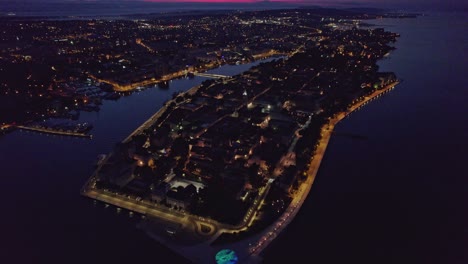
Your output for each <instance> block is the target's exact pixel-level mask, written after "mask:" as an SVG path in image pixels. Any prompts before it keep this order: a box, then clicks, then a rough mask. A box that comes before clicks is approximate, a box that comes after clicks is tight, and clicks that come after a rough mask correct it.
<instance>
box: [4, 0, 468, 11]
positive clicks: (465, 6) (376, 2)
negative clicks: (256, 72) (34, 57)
mask: <svg viewBox="0 0 468 264" xmlns="http://www.w3.org/2000/svg"><path fill="white" fill-rule="evenodd" d="M0 2H10V3H25V2H26V3H27V2H34V3H44V2H58V3H93V2H94V3H131V2H154V3H178V2H180V3H183V2H190V3H197V2H198V3H214V4H215V3H249V4H254V5H255V4H258V3H261V4H263V5H265V4H275V3H279V2H282V3H289V4H298V5H318V6H336V7H381V8H402V9H419V10H454V11H467V10H468V1H465V0H0ZM0 9H1V8H0Z"/></svg>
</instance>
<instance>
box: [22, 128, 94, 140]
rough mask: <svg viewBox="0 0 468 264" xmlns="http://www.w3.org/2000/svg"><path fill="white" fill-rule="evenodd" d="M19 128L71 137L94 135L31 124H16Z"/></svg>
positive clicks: (89, 136) (90, 136)
mask: <svg viewBox="0 0 468 264" xmlns="http://www.w3.org/2000/svg"><path fill="white" fill-rule="evenodd" d="M16 127H17V128H19V129H23V130H28V131H34V132H40V133H46V134H52V135H60V136H71V137H84V138H92V137H93V135H89V134H86V133H80V132H74V131H64V130H55V129H51V128H42V127H30V126H16Z"/></svg>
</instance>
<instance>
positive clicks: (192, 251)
mask: <svg viewBox="0 0 468 264" xmlns="http://www.w3.org/2000/svg"><path fill="white" fill-rule="evenodd" d="M399 83H400V81H395V82H393V83H391V84H388V85H387V86H385V87H383V88H381V89H379V90H377V91H375V92H374V93H372V94H371V95H368V96H365V97H364V98H363V99H362V100H361V101H359V102H357V103H355V104H354V105H353V106H352V107H350V108H349V109H348V110H347V111H346V112H341V113H339V114H336V115H335V116H333V117H331V118H330V119H329V122H328V123H327V124H325V125H323V126H322V128H321V135H322V137H321V139H320V141H319V142H318V147H317V149H316V151H315V153H314V155H313V156H312V157H311V161H310V165H309V169H308V172H307V174H308V177H307V180H306V181H305V182H303V183H302V184H301V186H300V187H299V189H298V193H296V195H295V196H294V198H293V200H292V201H291V203H290V205H289V207H288V208H287V209H286V210H285V212H284V213H283V215H282V216H281V217H280V218H278V220H276V222H274V223H273V224H271V225H270V226H269V227H267V228H266V229H264V230H263V231H261V232H260V233H256V234H253V235H251V236H249V237H247V238H245V239H241V240H239V241H237V242H234V243H228V244H223V245H221V247H226V246H227V247H230V248H235V249H236V252H238V253H239V257H240V259H242V260H243V261H244V260H245V261H246V262H249V263H252V262H255V263H256V262H258V261H259V260H260V259H261V253H262V251H263V250H265V249H266V248H267V247H268V245H269V244H270V243H271V242H272V241H273V240H274V239H275V238H276V237H277V236H278V235H279V234H280V233H281V231H283V230H284V228H286V227H287V226H288V224H289V223H290V222H291V221H292V220H293V219H294V217H295V216H296V214H297V213H298V212H299V210H300V208H301V206H302V204H303V202H304V201H305V199H306V197H307V196H308V195H309V192H310V191H311V189H312V185H313V183H314V181H315V178H316V176H317V173H318V171H319V168H320V164H321V161H322V159H323V157H324V155H325V152H326V148H327V146H328V143H329V141H330V138H331V136H332V133H333V130H334V128H335V126H336V125H337V124H338V123H339V122H340V121H341V120H343V119H344V118H346V117H347V116H348V115H349V114H351V113H353V112H355V111H356V110H358V109H360V108H361V107H362V106H364V105H365V104H367V103H368V102H370V101H372V100H374V99H377V98H378V97H379V96H381V95H382V94H384V93H386V92H388V91H390V90H391V89H393V88H394V87H395V86H396V85H398V84H399ZM199 88H200V86H194V87H192V88H190V89H189V90H187V91H185V92H183V93H182V94H184V93H194V92H196V91H197V90H198V89H199ZM173 101H175V98H174V99H171V100H169V101H168V102H167V103H166V104H165V105H164V106H163V107H162V108H161V109H160V110H159V111H158V112H156V113H155V114H154V115H153V116H151V117H150V118H149V119H148V120H147V121H146V122H144V123H143V124H142V125H141V126H140V127H138V128H137V129H136V130H135V131H134V132H132V133H131V134H130V135H129V136H128V137H127V138H126V139H125V140H124V141H123V142H126V141H127V140H129V139H130V138H131V136H133V135H135V134H137V133H139V132H141V130H143V129H145V128H146V126H148V125H149V124H152V123H153V122H154V119H156V118H158V117H159V116H160V115H161V114H162V113H164V111H165V110H166V108H167V106H168V105H169V104H170V103H171V102H173ZM111 155H112V153H111V154H110V155H108V156H107V158H106V160H107V159H108V158H109V157H110V156H111ZM106 160H105V161H106ZM105 161H104V162H102V163H101V165H100V166H99V167H98V168H97V169H96V170H95V172H94V173H93V175H92V176H91V177H90V178H89V179H88V181H87V182H86V184H85V185H84V186H83V188H82V190H81V194H82V195H84V196H86V197H89V198H92V199H95V200H99V201H102V202H105V203H109V204H112V205H115V206H117V207H120V208H124V209H127V210H130V211H135V212H138V213H141V214H143V215H146V216H149V217H151V216H154V217H157V218H160V219H162V220H163V221H168V222H171V223H180V224H182V225H183V226H184V227H188V226H190V225H195V226H196V227H195V228H194V230H195V231H196V232H197V231H198V232H199V233H200V230H198V229H199V228H200V225H201V224H203V225H205V226H210V228H212V232H211V235H210V236H209V238H207V239H208V240H207V241H203V242H201V243H198V244H195V245H192V246H182V245H178V244H177V243H174V241H171V240H168V239H167V238H165V237H163V236H161V235H158V234H156V233H153V232H151V230H149V229H150V228H149V227H148V226H147V225H146V224H143V225H141V226H140V229H142V230H144V231H145V232H146V233H147V234H148V235H149V236H150V237H152V238H153V239H155V240H156V241H158V242H160V243H163V244H165V245H166V246H167V247H168V248H169V249H171V250H172V251H174V252H176V253H178V254H180V255H182V256H184V257H185V258H188V259H191V260H195V261H197V260H201V259H200V258H199V257H197V254H198V253H200V252H201V251H203V252H204V253H205V255H206V256H204V257H206V259H203V260H204V261H207V260H208V259H209V258H208V257H209V256H208V255H212V254H213V253H215V248H218V247H219V246H212V245H211V242H213V241H214V240H216V238H217V237H219V235H221V233H225V232H227V233H232V232H239V231H242V230H243V229H245V224H240V225H237V226H230V225H226V224H222V223H218V222H216V221H214V220H211V219H204V218H201V217H199V216H195V215H191V214H189V213H178V212H174V211H172V210H170V209H167V210H163V209H162V208H160V207H159V206H154V205H152V204H150V203H149V202H146V203H145V202H144V201H136V200H133V199H131V198H128V197H123V196H122V195H119V194H111V193H108V192H106V191H103V190H97V189H95V188H94V183H95V176H96V175H97V172H98V171H99V170H100V168H101V166H102V164H104V163H105ZM257 209H258V208H257ZM174 213H177V214H176V215H174ZM249 222H251V221H249ZM251 245H253V246H251ZM194 257H196V258H197V259H194ZM201 258H203V257H201ZM202 263H205V262H202Z"/></svg>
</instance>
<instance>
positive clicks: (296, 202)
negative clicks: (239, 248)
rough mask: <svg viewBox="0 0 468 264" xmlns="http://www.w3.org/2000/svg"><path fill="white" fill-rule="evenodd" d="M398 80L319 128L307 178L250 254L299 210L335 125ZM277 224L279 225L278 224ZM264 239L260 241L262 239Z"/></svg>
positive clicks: (276, 232)
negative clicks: (316, 144)
mask: <svg viewBox="0 0 468 264" xmlns="http://www.w3.org/2000/svg"><path fill="white" fill-rule="evenodd" d="M399 83H400V81H395V82H393V83H391V84H388V85H387V86H385V87H384V88H382V89H380V90H378V91H375V92H374V93H373V94H371V95H369V96H366V97H365V98H364V100H362V101H360V102H358V103H356V104H354V105H353V106H352V107H351V108H350V109H348V110H347V111H346V112H341V113H339V114H337V115H335V116H334V117H332V118H331V119H330V121H329V122H328V123H327V124H325V125H323V126H322V128H321V136H322V137H321V139H320V141H319V142H318V146H317V149H316V151H315V153H314V155H313V156H312V157H311V161H310V163H309V170H308V171H307V175H308V177H307V180H306V181H305V182H303V183H302V184H301V186H300V187H299V190H298V194H299V195H297V194H296V196H295V197H294V199H293V200H292V201H291V203H290V205H289V207H288V208H287V209H286V211H285V212H284V213H283V215H282V216H281V217H280V218H279V219H278V220H277V221H276V222H275V223H273V224H272V225H270V227H268V228H267V229H265V230H264V231H262V234H266V235H262V237H261V238H260V239H259V241H261V242H260V243H261V244H260V245H259V246H257V247H252V248H250V252H251V254H252V255H255V256H258V255H260V253H261V252H262V251H263V250H264V249H265V248H267V246H268V244H269V243H271V242H272V241H273V240H274V239H275V238H276V236H278V235H279V233H281V231H282V230H283V229H284V228H286V227H287V226H288V224H289V223H290V222H291V221H292V220H293V219H294V217H295V216H296V214H297V213H298V212H299V210H300V208H301V207H302V204H303V203H304V201H305V199H306V198H307V196H308V195H309V192H310V190H311V189H312V185H313V183H314V181H315V178H316V176H317V173H318V171H319V169H320V164H321V162H322V159H323V157H324V156H325V152H326V150H327V146H328V143H329V142H330V139H331V136H332V133H333V130H334V128H335V126H336V125H337V124H338V123H339V122H340V121H341V120H343V119H344V118H346V117H347V116H348V115H350V114H351V113H353V112H355V111H356V110H358V109H360V108H361V107H362V106H364V105H365V104H367V103H368V102H370V101H372V100H374V99H377V98H378V97H380V96H381V95H382V94H384V93H387V92H389V91H390V90H392V89H393V88H394V87H395V86H397V85H398V84H399ZM278 224H279V226H278ZM263 238H264V239H265V240H263V241H262V239H263Z"/></svg>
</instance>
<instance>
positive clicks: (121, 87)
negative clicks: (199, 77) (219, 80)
mask: <svg viewBox="0 0 468 264" xmlns="http://www.w3.org/2000/svg"><path fill="white" fill-rule="evenodd" d="M288 55H290V54H288V53H281V52H278V51H276V50H269V51H268V52H264V53H259V54H255V55H252V57H253V58H254V60H253V61H245V62H243V63H241V64H248V63H254V62H256V61H259V60H265V59H268V58H274V57H275V56H288ZM226 65H231V64H229V63H218V62H215V63H208V64H206V65H203V68H202V69H200V70H195V69H193V68H192V69H187V70H179V71H177V72H172V73H169V74H166V75H164V76H162V77H161V78H159V79H155V78H152V79H147V80H142V81H139V82H135V83H130V84H119V83H117V82H116V81H113V80H106V79H101V78H98V77H96V76H94V75H93V74H87V77H89V78H91V79H93V80H95V81H97V82H101V83H106V84H108V85H112V89H113V90H114V91H115V92H133V91H134V90H136V89H137V88H138V87H145V86H149V85H155V84H158V83H160V82H167V81H171V80H175V79H178V78H182V77H184V76H186V75H187V74H188V73H189V72H196V73H205V72H207V71H209V70H214V69H217V68H219V67H221V66H226Z"/></svg>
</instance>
